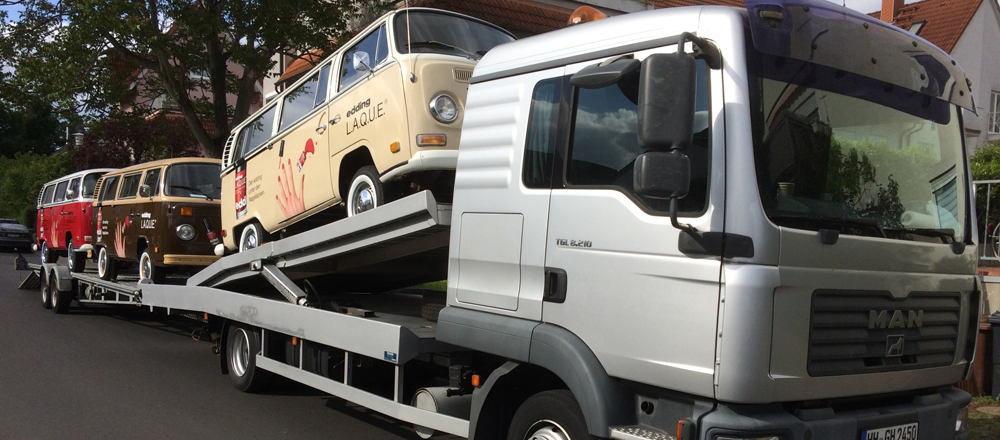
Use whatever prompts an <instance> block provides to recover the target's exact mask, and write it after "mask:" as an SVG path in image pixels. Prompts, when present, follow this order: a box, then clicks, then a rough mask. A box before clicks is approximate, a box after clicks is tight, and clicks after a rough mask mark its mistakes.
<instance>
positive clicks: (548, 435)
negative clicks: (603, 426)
mask: <svg viewBox="0 0 1000 440" xmlns="http://www.w3.org/2000/svg"><path fill="white" fill-rule="evenodd" d="M590 438H591V437H590V433H588V432H587V422H586V420H584V417H583V411H581V410H580V405H579V404H577V403H576V399H574V398H573V393H570V392H569V391H568V390H549V391H542V392H540V393H538V394H535V395H534V396H531V397H529V398H528V400H526V401H524V403H523V404H521V407H520V408H518V409H517V412H515V413H514V419H513V420H512V421H511V424H510V430H509V431H508V432H507V440H587V439H590Z"/></svg>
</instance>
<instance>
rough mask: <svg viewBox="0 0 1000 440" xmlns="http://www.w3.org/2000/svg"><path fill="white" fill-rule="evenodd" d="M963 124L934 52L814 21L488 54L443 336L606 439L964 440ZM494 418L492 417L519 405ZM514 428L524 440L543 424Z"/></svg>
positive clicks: (809, 13) (965, 93)
mask: <svg viewBox="0 0 1000 440" xmlns="http://www.w3.org/2000/svg"><path fill="white" fill-rule="evenodd" d="M675 64H679V65H683V66H684V67H682V68H681V67H676V66H675ZM664 66H668V67H664ZM670 66H674V67H670ZM528 97H530V99H529V98H528ZM963 109H967V110H970V111H974V109H975V107H974V104H973V102H972V95H971V93H970V84H969V82H968V80H967V79H966V77H965V75H964V73H963V72H962V71H961V69H960V68H958V67H957V66H956V64H955V62H954V61H953V60H952V59H951V58H950V57H949V56H948V55H947V54H946V53H944V52H943V51H941V50H940V49H938V48H936V47H934V46H932V45H931V44H929V43H928V42H926V41H925V40H923V39H921V38H920V37H917V36H915V35H912V34H909V33H906V32H903V31H901V30H899V29H897V28H894V27H892V26H891V25H888V24H885V23H882V22H879V21H877V20H874V19H871V18H869V17H867V16H863V15H860V14H858V13H855V12H852V11H849V10H847V9H845V8H841V7H839V6H837V5H834V4H831V3H829V2H816V1H811V0H802V1H800V0H790V1H780V0H779V1H756V0H755V1H748V2H747V9H746V10H741V9H733V8H725V7H711V6H706V7H692V8H672V9H669V10H657V11H652V12H648V13H643V14H632V15H625V16H618V17H613V18H607V19H603V20H599V21H596V22H592V23H586V24H582V25H578V26H573V27H570V28H568V29H564V30H560V31H556V32H552V33H549V34H545V35H541V36H536V37H532V38H529V39H525V40H521V41H518V42H514V43H510V44H506V45H502V46H499V47H497V48H495V49H493V50H492V51H491V52H490V53H489V54H487V55H486V57H484V59H483V60H482V61H481V62H480V63H479V65H477V67H476V70H475V73H474V75H473V77H472V79H471V86H470V90H469V97H468V101H467V104H466V115H465V121H464V127H463V132H462V145H461V148H460V150H459V151H460V152H459V158H458V169H457V173H456V178H455V193H454V194H455V195H454V205H453V217H452V235H451V243H450V257H449V258H450V261H449V278H448V307H447V308H446V309H445V310H443V311H442V312H441V315H440V327H439V333H438V338H439V339H440V340H442V341H444V342H448V343H451V344H455V345H459V346H466V347H477V349H479V350H482V351H485V352H489V353H493V354H496V355H500V356H503V357H505V358H507V359H509V360H510V363H509V364H508V365H507V366H506V367H505V368H506V369H505V370H504V371H505V372H506V373H505V374H506V375H508V376H510V377H511V378H512V379H510V381H513V382H516V381H519V380H523V378H524V377H525V376H523V375H521V374H527V373H525V371H527V370H528V369H533V368H539V367H540V368H541V369H542V370H544V371H546V372H548V374H551V381H550V383H554V384H559V385H550V386H553V387H560V386H562V387H565V388H568V390H569V391H570V392H571V393H572V395H573V397H574V399H575V402H576V403H577V404H579V408H580V411H581V414H582V415H583V416H584V418H585V420H586V425H587V430H588V431H589V433H590V434H591V435H596V436H601V437H612V438H654V437H648V436H646V435H647V434H648V435H653V434H654V433H671V435H672V434H673V433H674V432H675V431H676V432H677V437H678V438H700V439H715V438H741V439H742V438H775V439H778V438H780V439H790V438H795V439H800V438H813V439H816V438H830V439H833V438H836V439H851V438H862V439H864V438H879V439H881V438H886V437H885V435H889V434H886V433H890V432H897V433H902V434H899V435H901V437H900V436H897V437H895V438H911V439H917V438H919V439H932V438H933V439H940V438H961V437H962V436H963V435H964V434H963V432H964V431H963V429H964V427H963V425H962V420H961V417H960V413H961V408H963V407H964V406H965V405H966V404H967V403H968V402H969V399H970V398H969V396H968V394H966V393H964V392H962V391H959V390H957V389H955V388H952V387H950V384H953V383H955V382H957V381H959V380H961V379H962V378H963V377H964V375H965V374H966V372H967V371H968V369H969V365H970V362H971V359H972V353H973V348H974V343H975V340H974V339H975V334H976V331H975V330H974V326H975V325H976V322H977V320H978V313H979V311H980V297H979V290H978V287H977V281H976V277H975V265H976V255H975V252H976V251H975V249H976V247H975V245H974V243H976V242H977V240H978V238H977V236H976V229H975V228H974V227H973V226H972V225H975V219H974V216H975V214H974V210H973V208H972V206H973V205H972V204H971V202H970V197H971V193H972V192H971V182H970V178H969V175H970V171H969V166H968V163H967V160H966V157H967V155H966V151H965V144H964V139H963V129H962V111H963ZM518 371H520V372H521V374H519V373H518ZM514 378H518V379H514ZM491 380H494V381H495V383H496V384H507V385H512V383H513V382H505V380H504V379H503V377H502V376H501V377H496V378H492V379H491ZM538 386H539V389H538V391H539V392H542V391H543V390H544V389H545V388H546V386H544V385H538ZM523 394H525V395H526V396H530V395H531V392H525V393H523ZM536 396H537V394H536ZM548 397H549V398H551V397H552V396H548ZM506 398H507V399H514V400H515V401H514V402H510V401H504V399H505V398H500V397H497V399H499V400H498V401H494V402H491V401H490V400H486V401H485V402H484V403H483V404H482V405H483V408H488V407H489V405H490V404H491V403H495V404H497V405H500V404H501V403H496V402H500V401H502V402H503V403H502V405H504V406H505V407H506V406H507V405H526V404H528V403H530V402H529V400H527V399H531V398H532V397H509V396H508V397H506ZM535 406H540V405H535ZM515 407H516V406H515ZM522 407H523V406H522ZM871 408H878V410H872V411H869V409H871ZM532 417H533V419H532V420H534V421H536V422H539V423H541V425H538V424H534V425H533V424H531V423H527V422H526V426H533V428H530V429H528V430H527V431H525V434H526V435H529V436H528V437H525V438H531V437H530V434H533V433H542V432H543V431H545V430H546V429H549V430H551V429H552V427H551V426H550V425H546V424H545V423H542V422H543V421H544V420H550V419H547V417H548V418H551V417H556V416H554V415H552V414H549V413H546V412H545V411H541V410H539V411H536V412H535V413H533V414H532V415H531V416H529V419H531V418H532ZM516 418H517V416H515V419H516ZM473 420H475V414H474V415H473ZM682 425H683V426H684V428H683V433H688V434H690V435H693V437H685V435H688V434H684V435H682V429H681V428H682ZM476 426H477V425H476V424H475V422H474V424H473V428H472V429H473V431H474V432H473V435H475V436H476V438H492V436H490V435H489V434H487V433H486V432H485V431H486V428H484V427H482V426H480V427H479V428H477V427H476ZM511 426H512V428H511V429H515V427H517V426H521V425H519V424H518V422H517V420H515V421H514V422H513V424H512V425H511ZM533 430H534V431H533ZM545 432H548V431H545ZM626 432H630V433H638V434H635V435H636V437H629V436H626V435H625V433H626ZM511 438H513V437H511ZM518 438H520V437H518Z"/></svg>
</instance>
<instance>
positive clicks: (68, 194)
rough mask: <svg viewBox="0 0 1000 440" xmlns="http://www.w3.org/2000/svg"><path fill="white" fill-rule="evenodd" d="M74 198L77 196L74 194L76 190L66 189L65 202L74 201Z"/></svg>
mask: <svg viewBox="0 0 1000 440" xmlns="http://www.w3.org/2000/svg"><path fill="white" fill-rule="evenodd" d="M76 196H77V194H76V188H67V189H66V200H74V199H76Z"/></svg>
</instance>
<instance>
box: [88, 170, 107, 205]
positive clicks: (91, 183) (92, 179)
mask: <svg viewBox="0 0 1000 440" xmlns="http://www.w3.org/2000/svg"><path fill="white" fill-rule="evenodd" d="M103 175H104V173H94V174H87V175H86V176H84V178H83V197H84V198H86V199H89V198H92V197H94V188H96V187H97V179H100V178H101V176H103Z"/></svg>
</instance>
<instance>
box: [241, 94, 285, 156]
mask: <svg viewBox="0 0 1000 440" xmlns="http://www.w3.org/2000/svg"><path fill="white" fill-rule="evenodd" d="M275 108H277V107H276V106H273V105H272V106H271V108H269V109H267V111H265V112H264V113H263V114H261V115H260V116H258V117H256V118H254V120H253V122H251V123H249V124H247V126H246V127H243V133H242V134H241V135H240V136H241V137H242V142H240V146H241V148H240V154H239V156H238V157H244V156H246V155H247V154H250V153H252V152H253V151H255V150H257V148H259V147H260V146H261V145H264V144H265V143H267V141H269V140H270V139H271V134H272V133H271V130H272V129H273V128H274V113H275Z"/></svg>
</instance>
